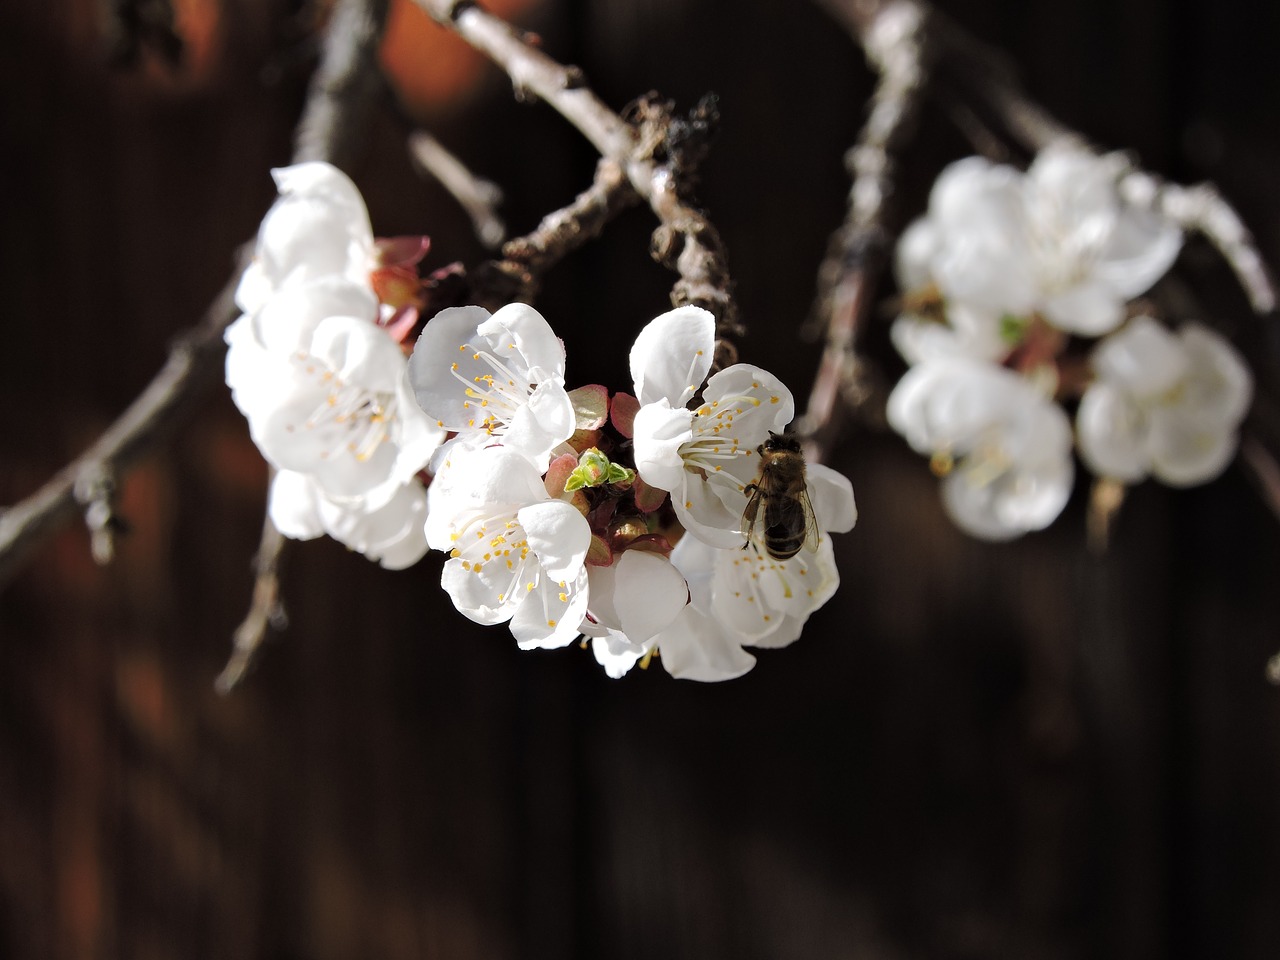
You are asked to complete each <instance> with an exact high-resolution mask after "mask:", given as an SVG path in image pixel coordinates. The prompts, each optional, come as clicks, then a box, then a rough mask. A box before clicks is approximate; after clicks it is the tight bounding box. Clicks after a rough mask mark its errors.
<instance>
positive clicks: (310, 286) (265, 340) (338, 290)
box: [254, 276, 385, 354]
mask: <svg viewBox="0 0 1280 960" xmlns="http://www.w3.org/2000/svg"><path fill="white" fill-rule="evenodd" d="M377 316H378V300H377V297H375V296H374V294H373V291H372V290H371V289H369V287H368V286H367V285H361V284H358V283H352V282H351V281H350V280H347V279H345V278H343V277H336V276H325V277H320V278H319V279H316V280H312V281H310V282H308V283H302V284H297V285H295V286H291V287H288V288H286V289H284V290H281V291H280V292H279V293H277V294H275V295H274V296H273V297H271V298H270V299H269V300H268V301H267V302H266V303H265V304H264V305H263V307H262V309H261V310H260V311H259V312H258V314H257V316H256V318H255V320H254V323H255V325H256V329H257V333H258V339H259V340H260V341H261V343H262V345H263V346H264V347H266V348H267V349H269V350H274V351H277V352H280V353H284V354H288V353H291V352H293V351H295V350H303V351H305V352H307V353H310V352H311V338H312V337H313V336H314V335H315V332H316V328H317V327H319V326H320V323H321V321H323V320H324V319H325V318H326V317H356V318H359V319H360V320H363V321H364V322H365V323H366V325H369V326H371V327H372V325H373V323H374V320H375V319H376V318H377ZM384 338H385V335H384Z"/></svg>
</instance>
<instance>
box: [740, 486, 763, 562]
mask: <svg viewBox="0 0 1280 960" xmlns="http://www.w3.org/2000/svg"><path fill="white" fill-rule="evenodd" d="M763 501H764V494H762V493H761V492H760V488H759V487H756V489H755V491H754V492H753V493H752V494H751V496H750V498H749V499H748V500H747V508H746V509H745V510H743V511H742V526H741V527H740V529H741V531H742V539H743V540H745V541H746V543H744V544H743V546H744V547H745V546H748V545H749V544H751V543H752V542H753V534H754V533H755V529H756V522H757V521H758V520H759V518H760V505H761V503H762V502H763Z"/></svg>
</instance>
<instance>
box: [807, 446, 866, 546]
mask: <svg viewBox="0 0 1280 960" xmlns="http://www.w3.org/2000/svg"><path fill="white" fill-rule="evenodd" d="M806 479H807V481H808V487H809V501H810V503H812V504H813V512H814V516H815V517H816V518H817V520H818V527H819V529H821V530H830V531H831V532H833V533H848V532H849V531H850V530H852V529H853V525H854V524H855V523H857V522H858V507H857V505H856V504H855V503H854V500H853V484H852V483H850V482H849V478H848V477H846V476H845V475H844V474H843V473H838V472H837V471H835V470H832V469H831V468H830V467H828V466H826V465H825V464H821V463H811V464H809V465H808V470H807V474H806Z"/></svg>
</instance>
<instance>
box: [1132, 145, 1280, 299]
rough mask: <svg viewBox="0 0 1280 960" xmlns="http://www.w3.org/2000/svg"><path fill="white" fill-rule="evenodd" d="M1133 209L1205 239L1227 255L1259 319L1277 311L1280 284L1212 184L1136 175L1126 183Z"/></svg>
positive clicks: (1244, 228)
mask: <svg viewBox="0 0 1280 960" xmlns="http://www.w3.org/2000/svg"><path fill="white" fill-rule="evenodd" d="M1121 189H1122V190H1123V191H1124V194H1125V198H1126V199H1127V200H1129V202H1130V203H1133V204H1136V205H1138V206H1145V207H1148V208H1151V209H1154V210H1158V211H1159V212H1160V213H1162V214H1164V216H1166V217H1168V218H1169V219H1170V220H1172V221H1173V222H1174V223H1177V224H1178V225H1179V226H1181V227H1182V229H1183V230H1186V231H1188V232H1195V233H1200V234H1202V235H1203V236H1204V237H1205V238H1206V239H1208V241H1209V242H1210V243H1212V244H1213V245H1214V246H1215V247H1216V248H1217V250H1218V253H1219V254H1221V255H1222V259H1223V260H1225V261H1226V262H1227V265H1228V266H1229V267H1231V269H1232V271H1233V272H1234V273H1235V275H1236V280H1237V281H1238V282H1239V284H1240V286H1241V287H1242V288H1243V289H1244V292H1245V295H1246V296H1247V297H1248V298H1249V303H1250V304H1251V305H1252V307H1253V310H1254V312H1255V313H1270V312H1271V311H1272V310H1274V309H1275V307H1276V290H1275V281H1274V280H1273V279H1272V277H1271V274H1270V271H1268V270H1267V265H1266V264H1265V263H1263V261H1262V256H1261V255H1260V254H1259V253H1258V249H1257V246H1256V245H1255V244H1254V240H1253V235H1252V234H1250V233H1249V231H1248V229H1247V228H1246V227H1245V225H1244V222H1243V221H1242V220H1241V219H1240V215H1239V214H1238V213H1236V211H1235V209H1234V208H1233V207H1232V206H1231V204H1229V203H1227V201H1226V200H1224V199H1223V197H1222V194H1220V193H1219V192H1218V188H1217V187H1215V186H1214V185H1213V184H1211V183H1198V184H1196V185H1194V186H1190V187H1183V186H1179V185H1178V184H1176V183H1166V182H1164V181H1162V180H1160V179H1159V178H1158V177H1156V176H1154V175H1153V174H1150V173H1146V172H1144V171H1135V172H1134V173H1131V174H1129V175H1128V176H1126V177H1125V178H1124V180H1123V181H1122V182H1121Z"/></svg>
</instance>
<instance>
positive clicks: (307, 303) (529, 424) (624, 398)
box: [227, 163, 856, 680]
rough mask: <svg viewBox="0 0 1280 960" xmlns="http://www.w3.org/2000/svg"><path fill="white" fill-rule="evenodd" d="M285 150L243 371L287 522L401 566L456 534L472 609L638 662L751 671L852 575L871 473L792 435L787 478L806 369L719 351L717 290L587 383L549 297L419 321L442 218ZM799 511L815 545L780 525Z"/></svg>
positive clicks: (549, 641)
mask: <svg viewBox="0 0 1280 960" xmlns="http://www.w3.org/2000/svg"><path fill="white" fill-rule="evenodd" d="M275 176H276V181H277V184H278V186H279V188H280V193H281V196H280V199H279V201H278V202H277V203H276V205H275V206H274V207H273V208H272V209H271V211H270V212H269V213H268V215H267V217H266V219H265V220H264V222H263V225H262V229H261V232H260V234H259V238H258V248H257V256H256V258H255V261H254V264H253V266H252V267H251V268H250V269H249V270H248V272H247V273H246V275H245V277H244V280H243V281H242V283H241V285H240V289H239V292H238V297H237V300H238V303H239V304H240V306H241V308H242V309H243V310H244V316H242V317H241V318H240V319H239V320H237V321H236V322H235V323H234V324H233V325H232V326H231V327H230V328H229V330H228V333H227V342H228V344H229V347H230V349H229V351H228V356H227V382H228V384H229V385H230V386H231V389H232V394H233V396H234V398H235V401H236V404H237V405H238V406H239V408H240V410H241V411H242V412H243V413H244V414H245V416H246V417H247V418H248V420H249V427H250V432H251V434H252V436H253V438H254V440H255V441H256V442H257V444H258V446H259V448H260V449H261V450H262V452H263V454H264V456H265V457H266V458H267V459H268V461H270V462H271V463H272V465H273V466H274V467H275V468H276V470H277V474H276V477H275V480H274V482H273V486H272V491H271V499H270V512H271V516H272V519H273V520H274V521H275V523H276V524H277V526H279V528H280V529H281V530H282V532H284V533H285V534H286V535H288V536H292V537H300V538H306V537H314V536H318V535H319V534H321V533H326V534H328V535H330V536H332V537H334V538H336V539H338V540H340V541H341V542H343V543H345V544H346V545H347V546H349V547H351V548H352V549H355V550H358V551H360V552H362V553H364V554H365V555H367V556H369V557H370V558H371V559H375V560H379V561H380V562H381V563H382V564H383V565H384V566H387V567H403V566H408V565H410V564H412V563H414V562H416V561H417V560H418V559H419V558H420V557H421V556H422V555H423V554H424V553H425V552H426V550H427V548H428V547H431V548H434V549H438V550H441V551H444V552H446V553H447V554H448V559H447V560H446V561H445V563H444V567H443V571H442V575H441V584H442V586H443V587H444V589H445V590H446V591H447V592H448V594H449V596H450V597H451V599H452V600H453V603H454V605H455V606H456V607H457V609H458V610H459V611H460V612H462V613H463V614H464V615H466V616H467V617H469V618H471V619H472V620H475V621H477V622H479V623H486V624H497V623H507V624H509V627H510V630H511V633H512V634H513V635H514V636H515V638H516V641H517V643H518V645H519V646H520V647H521V648H524V649H533V648H554V647H563V646H567V645H569V644H571V643H573V642H574V641H575V640H577V639H578V638H579V637H583V638H586V641H589V643H590V645H591V648H592V650H593V651H594V654H595V657H596V659H597V660H598V661H599V662H600V663H601V664H602V665H603V666H604V667H605V669H606V671H607V672H608V673H609V675H610V676H614V677H620V676H622V675H623V674H625V673H626V672H627V671H628V670H630V669H631V667H632V666H634V665H635V664H636V663H638V662H639V663H641V664H642V665H647V664H648V662H649V660H650V658H651V657H653V656H654V655H655V654H657V655H659V656H660V662H661V663H662V664H663V666H664V667H665V668H666V669H667V671H668V672H669V673H670V674H672V675H673V676H676V677H684V678H689V679H695V680H723V679H728V678H731V677H736V676H739V675H741V674H743V673H745V672H746V671H747V670H749V669H751V667H752V665H753V664H754V662H755V658H754V657H753V656H752V655H751V654H750V653H748V652H747V651H746V649H744V648H746V647H780V646H784V645H786V644H789V643H791V642H792V641H794V640H796V639H797V638H798V637H799V635H800V631H801V629H802V627H803V626H804V623H805V621H806V620H807V618H808V617H809V615H810V614H811V613H812V612H813V611H814V610H816V609H817V608H818V607H820V606H821V605H822V604H823V603H825V602H826V601H827V599H828V598H829V597H830V596H831V595H832V594H833V593H834V591H835V589H836V587H837V586H838V584H839V574H838V572H837V570H836V566H835V560H834V556H833V552H832V546H831V540H830V536H829V534H830V533H831V532H843V531H847V530H849V529H851V528H852V527H853V525H854V522H855V520H856V509H855V506H854V499H853V490H852V487H851V485H850V484H849V481H848V480H847V479H846V478H845V477H843V476H841V475H840V474H838V473H836V472H835V471H833V470H830V469H828V468H826V467H823V466H821V465H817V464H812V465H809V466H808V469H807V473H806V472H805V471H804V470H803V466H800V469H799V472H798V473H797V472H796V466H797V464H802V461H799V454H798V453H796V454H785V453H784V454H779V455H778V456H780V457H784V458H785V457H786V456H794V457H795V459H794V460H790V461H789V463H790V465H791V467H790V469H791V473H789V474H788V477H789V478H790V480H789V481H788V483H787V484H785V485H780V484H771V483H769V482H768V480H769V477H767V476H766V473H768V467H762V465H761V459H762V454H761V449H762V445H763V444H765V443H766V441H770V438H771V437H772V436H773V435H776V434H782V433H783V432H784V431H785V429H786V427H787V425H788V424H789V423H790V422H791V419H792V417H793V415H794V403H793V401H792V397H791V393H790V391H789V390H788V389H787V388H786V387H785V386H784V385H783V384H782V383H781V382H779V381H778V380H777V378H775V377H774V376H772V375H771V374H770V373H768V372H767V371H765V370H762V369H760V368H759V367H755V366H751V365H749V364H735V365H734V366H731V367H728V368H726V369H724V370H720V371H719V372H717V373H715V374H711V368H712V356H713V353H714V347H715V323H714V318H713V317H712V315H711V314H710V313H708V312H707V311H705V310H702V309H700V308H698V307H691V306H689V307H681V308H678V309H676V310H672V311H670V312H668V313H665V314H663V315H661V316H659V317H658V318H656V319H655V320H653V321H652V322H650V323H649V324H648V325H647V326H645V328H644V329H643V330H642V331H641V332H640V335H639V337H638V338H637V340H636V342H635V345H634V347H633V348H632V351H631V358H630V359H631V374H632V379H633V384H632V389H633V391H634V392H633V393H625V392H615V393H612V394H611V393H610V391H609V390H608V389H607V388H605V387H603V386H599V385H588V386H582V387H578V388H577V389H573V390H570V389H567V388H566V381H565V371H566V365H565V349H564V345H563V344H562V343H561V341H560V340H559V339H558V338H557V337H556V335H555V334H554V332H553V331H552V329H551V327H550V326H549V325H548V323H547V321H546V320H545V319H544V318H543V317H542V315H541V314H539V313H538V312H537V311H536V310H534V309H533V308H532V307H529V306H527V305H525V304H521V303H513V304H509V305H508V306H505V307H503V308H502V309H500V310H498V311H497V312H495V313H493V314H490V313H489V311H487V310H485V309H483V308H481V307H451V308H448V309H445V310H442V311H440V312H439V313H437V314H436V315H435V316H434V317H432V318H431V319H430V320H429V321H428V322H427V323H426V324H425V326H422V325H420V324H419V323H418V316H417V310H418V308H419V307H420V306H421V305H422V302H423V301H422V298H421V296H420V292H419V285H418V279H417V270H416V264H417V261H418V259H420V258H421V256H422V254H423V253H424V252H425V249H426V242H425V238H423V239H421V240H417V239H415V240H413V241H409V240H404V239H400V240H394V241H375V240H374V239H373V236H372V233H371V231H370V227H369V221H368V215H367V213H366V211H365V207H364V204H363V201H362V200H361V198H360V195H359V193H358V192H357V191H356V189H355V187H354V185H353V184H352V183H351V182H350V181H349V180H348V179H347V178H346V177H345V176H343V175H342V174H341V173H340V172H338V171H337V170H335V169H334V168H332V167H329V166H327V165H325V164H318V163H314V164H302V165H300V166H296V167H290V168H288V169H285V170H280V171H276V174H275ZM419 328H420V329H421V334H420V335H419V336H418V338H417V342H416V344H415V345H414V346H413V348H412V353H411V355H410V356H408V359H407V360H406V353H407V350H406V349H405V348H404V347H405V344H406V341H407V340H408V339H411V337H410V333H411V332H412V331H414V330H416V329H419ZM797 476H798V478H799V482H798V483H797V482H796V477H797ZM749 503H751V504H752V505H753V506H752V513H751V514H750V516H753V517H755V516H758V517H759V518H760V522H758V523H746V522H744V517H747V516H748V504H749ZM793 505H794V507H795V510H791V509H790V508H791V507H792V506H793ZM802 506H803V510H801V509H800V508H801V507H802ZM791 517H801V518H802V519H803V521H804V522H803V523H801V525H800V526H799V528H798V529H792V524H791V521H790V519H788V518H791ZM779 529H783V530H784V531H785V532H786V533H787V534H788V535H790V536H793V537H794V539H795V542H796V544H800V543H801V539H803V545H802V546H801V548H800V549H794V550H793V549H787V550H782V549H778V548H777V546H776V541H775V540H771V539H770V538H771V537H776V536H778V530H779ZM584 642H585V641H584Z"/></svg>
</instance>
